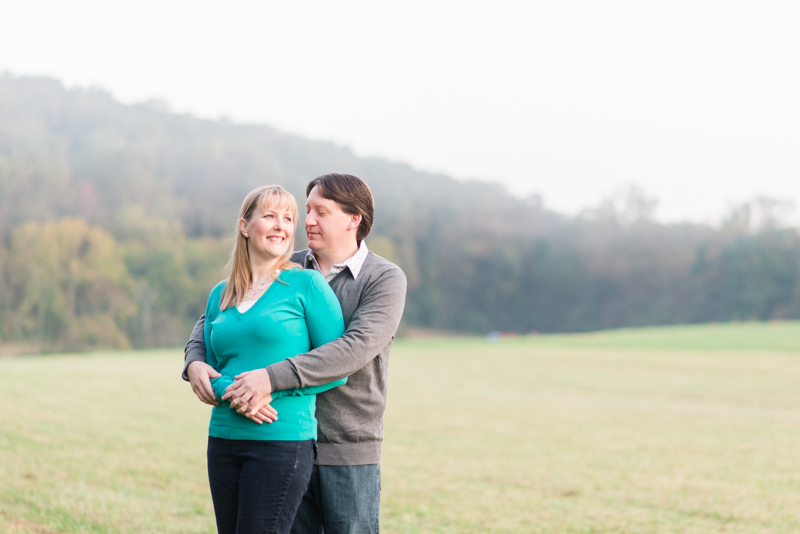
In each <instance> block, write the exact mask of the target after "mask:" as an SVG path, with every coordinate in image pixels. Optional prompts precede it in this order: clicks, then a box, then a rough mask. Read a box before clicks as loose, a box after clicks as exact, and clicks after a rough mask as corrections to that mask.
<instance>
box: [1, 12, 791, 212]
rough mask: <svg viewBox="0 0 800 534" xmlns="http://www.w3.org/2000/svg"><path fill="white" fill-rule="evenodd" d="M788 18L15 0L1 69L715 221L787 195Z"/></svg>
mask: <svg viewBox="0 0 800 534" xmlns="http://www.w3.org/2000/svg"><path fill="white" fill-rule="evenodd" d="M798 28H800V2H797V1H795V0H792V1H785V2H771V1H764V0H762V1H758V2H755V1H752V2H735V1H714V2H711V1H704V0H693V1H676V0H672V1H664V2H642V1H628V2H608V1H606V2H598V1H596V0H594V1H591V0H589V1H568V0H567V1H565V0H558V1H547V2H544V1H543V2H531V1H528V2H504V1H498V0H493V1H491V2H489V1H486V2H467V1H464V0H460V1H457V2H456V1H442V0H437V1H434V2H431V1H425V2H421V1H417V0H403V1H402V2H392V3H388V2H378V1H374V0H373V1H370V2H359V1H336V2H322V1H294V2H272V1H268V0H261V1H253V0H246V1H236V0H233V1H228V2H203V1H197V0H193V1H183V0H180V1H178V0H160V1H158V2H156V1H152V0H137V1H136V2H129V1H126V0H118V1H115V2H108V1H94V0H73V1H71V2H63V1H40V0H25V1H22V0H16V1H14V2H4V5H3V7H2V11H0V71H3V70H5V71H8V72H10V73H11V74H14V75H31V74H34V75H47V76H52V77H56V78H59V79H61V80H62V81H63V82H64V83H65V84H67V85H68V86H75V85H77V86H91V85H94V86H99V87H102V88H104V89H107V90H109V91H110V92H112V93H113V94H114V95H115V96H116V97H117V98H119V99H121V100H122V101H124V102H137V101H143V100H147V99H151V98H158V99H162V100H165V101H167V102H168V103H169V104H170V106H171V108H172V109H173V110H175V111H178V112H191V113H193V114H196V115H199V116H203V117H210V118H217V117H222V116H226V117H229V118H231V119H233V120H235V121H240V122H257V123H266V124H270V125H273V126H275V127H278V128H280V129H283V130H287V131H290V132H294V133H298V134H301V135H304V136H307V137H310V138H313V139H324V140H332V141H335V142H337V143H340V144H345V145H349V146H350V147H352V148H353V149H354V150H355V151H356V152H357V153H358V154H361V155H379V156H385V157H388V158H390V159H393V160H402V161H405V162H408V163H410V164H412V165H413V166H415V167H417V168H421V169H426V170H433V171H441V172H444V173H447V174H450V175H453V176H455V177H457V178H469V179H480V180H487V181H497V182H501V183H503V184H506V185H507V186H508V188H509V189H510V190H511V191H513V192H515V193H517V194H521V195H527V194H532V193H538V194H540V195H542V197H543V198H544V203H545V205H546V206H548V207H550V208H552V209H556V210H558V211H562V212H568V213H576V212H577V211H579V210H580V209H581V208H583V207H586V206H589V205H593V204H597V203H598V202H599V201H600V199H602V198H603V197H605V196H608V195H610V194H612V193H613V192H614V191H615V190H617V189H619V188H620V187H621V186H623V185H625V184H637V185H639V186H641V187H642V188H643V189H644V190H645V191H646V192H648V193H649V194H650V195H652V196H654V197H656V198H658V199H659V201H660V203H659V210H658V216H659V218H660V219H662V220H666V221H675V220H684V219H690V220H695V221H714V220H717V219H718V218H719V217H720V216H721V215H722V214H723V213H724V212H725V211H726V210H727V209H728V208H729V206H730V205H732V204H734V203H737V202H741V201H744V200H747V199H750V198H753V197H755V196H757V195H766V196H771V197H776V198H782V199H788V200H792V201H794V202H795V203H796V204H797V205H798V206H800V31H799V30H798ZM332 170H343V171H346V170H347V169H332ZM367 178H368V177H367Z"/></svg>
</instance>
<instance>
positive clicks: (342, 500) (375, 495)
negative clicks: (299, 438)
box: [292, 464, 381, 534]
mask: <svg viewBox="0 0 800 534" xmlns="http://www.w3.org/2000/svg"><path fill="white" fill-rule="evenodd" d="M380 511H381V466H380V464H372V465H345V466H340V465H315V466H314V470H313V471H312V473H311V482H310V483H309V485H308V491H306V494H305V495H303V502H302V503H300V508H298V509H297V517H295V520H294V525H292V534H319V533H320V532H322V529H324V532H325V534H377V532H378V518H379V516H380Z"/></svg>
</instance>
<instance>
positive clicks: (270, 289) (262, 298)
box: [233, 271, 285, 319]
mask: <svg viewBox="0 0 800 534" xmlns="http://www.w3.org/2000/svg"><path fill="white" fill-rule="evenodd" d="M284 272H285V271H281V272H280V274H278V276H277V278H275V279H274V280H273V281H272V283H271V284H270V285H269V287H268V288H267V290H266V291H264V294H262V295H261V296H260V297H258V298H257V299H256V300H254V301H251V302H252V303H253V305H252V306H250V307H249V308H247V309H246V310H245V311H243V312H241V311H239V307H238V305H237V306H233V309H234V310H236V314H237V317H239V319H241V318H243V317H244V316H245V315H247V314H248V313H250V312H251V311H253V310H254V309H255V308H256V306H258V305H259V304H260V303H261V301H262V300H264V299H265V298H266V297H267V294H268V293H269V292H270V291H272V288H273V287H274V286H275V284H276V283H278V280H280V279H281V276H283V273H284Z"/></svg>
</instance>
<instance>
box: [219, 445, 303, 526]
mask: <svg viewBox="0 0 800 534" xmlns="http://www.w3.org/2000/svg"><path fill="white" fill-rule="evenodd" d="M313 465H314V441H313V440H307V441H254V440H241V439H221V438H213V437H210V436H209V438H208V481H209V483H210V485H211V498H212V500H213V501H214V514H215V515H216V516H217V531H218V532H219V533H220V534H237V533H238V534H242V533H250V532H263V533H265V534H266V533H269V534H272V533H285V534H288V532H289V530H290V529H291V527H292V522H293V520H294V516H295V512H296V511H297V507H298V506H299V505H300V501H301V500H302V499H303V494H304V493H305V491H306V488H308V480H309V478H310V477H311V468H312V467H313Z"/></svg>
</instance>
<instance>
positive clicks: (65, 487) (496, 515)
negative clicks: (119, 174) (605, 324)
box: [0, 323, 800, 533]
mask: <svg viewBox="0 0 800 534" xmlns="http://www.w3.org/2000/svg"><path fill="white" fill-rule="evenodd" d="M181 359H182V355H181V351H180V350H170V351H160V352H128V353H111V354H92V355H59V356H41V357H16V358H5V359H2V360H0V364H2V370H3V371H2V373H0V532H9V533H18V532H41V533H48V532H109V533H111V532H213V531H214V529H213V511H212V509H211V502H210V497H209V493H208V487H207V481H206V474H205V462H204V455H205V453H204V451H205V440H206V434H205V431H206V424H207V418H208V410H207V408H206V407H204V406H203V405H201V404H200V403H199V402H198V401H197V400H196V399H195V398H194V397H193V395H192V393H191V391H190V390H189V388H188V386H187V385H186V384H185V383H183V382H182V381H181V380H180V379H179V378H178V372H179V369H180V362H181ZM382 472H383V494H382V528H383V531H384V532H389V533H394V532H403V533H405V532H414V533H416V532H446V533H450V532H453V533H455V532H553V533H560V532H576V533H577V532H587V533H588V532H597V533H599V532H630V533H633V532H659V533H662V532H663V533H671V532H674V533H679V532H680V533H705V532H709V533H710V532H714V533H717V532H728V533H738V532H765V533H766V532H770V533H784V532H785V533H789V532H800V519H798V510H800V324H797V323H781V324H764V325H752V324H739V325H712V326H708V327H675V328H665V329H647V330H629V331H617V332H607V333H599V334H591V335H582V336H536V337H533V338H525V339H522V338H520V339H511V340H501V341H499V342H495V343H490V342H487V341H484V340H481V339H448V340H427V341H405V342H401V343H398V345H397V347H396V349H395V350H394V352H393V355H392V362H391V380H390V402H389V409H388V413H387V419H386V443H385V444H384V460H383V464H382Z"/></svg>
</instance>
